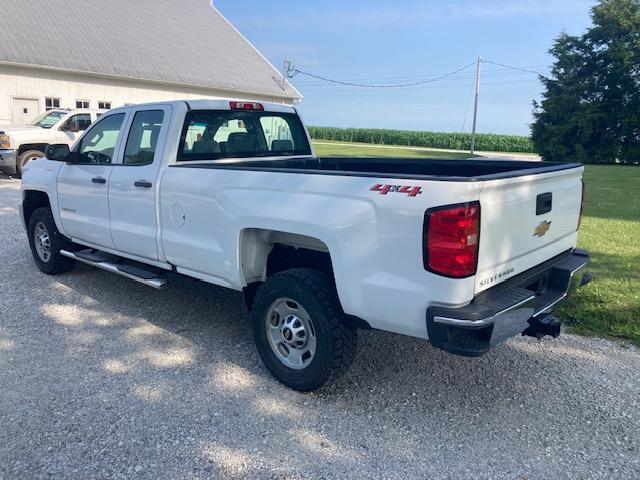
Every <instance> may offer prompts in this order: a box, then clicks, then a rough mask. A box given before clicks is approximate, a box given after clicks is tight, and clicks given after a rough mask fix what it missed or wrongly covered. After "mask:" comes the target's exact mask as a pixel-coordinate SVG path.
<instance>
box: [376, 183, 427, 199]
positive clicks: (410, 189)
mask: <svg viewBox="0 0 640 480" xmlns="http://www.w3.org/2000/svg"><path fill="white" fill-rule="evenodd" d="M371 191H372V192H378V193H379V194H380V195H386V194H387V193H393V192H397V193H405V194H407V195H409V196H410V197H416V196H418V195H421V194H422V188H420V187H414V186H413V185H382V184H381V183H376V184H375V185H374V186H373V187H371Z"/></svg>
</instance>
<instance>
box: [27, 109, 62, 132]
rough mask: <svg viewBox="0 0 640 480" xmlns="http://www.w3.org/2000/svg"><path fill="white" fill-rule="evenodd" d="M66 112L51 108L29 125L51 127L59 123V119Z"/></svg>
mask: <svg viewBox="0 0 640 480" xmlns="http://www.w3.org/2000/svg"><path fill="white" fill-rule="evenodd" d="M66 114H67V112H61V111H58V110H50V111H48V112H44V113H43V114H42V115H39V116H37V117H36V119H35V120H34V121H32V122H31V123H30V124H29V125H31V126H33V127H40V128H51V127H53V126H54V125H55V124H56V123H58V121H59V120H60V119H61V118H62V117H64V116H65V115H66Z"/></svg>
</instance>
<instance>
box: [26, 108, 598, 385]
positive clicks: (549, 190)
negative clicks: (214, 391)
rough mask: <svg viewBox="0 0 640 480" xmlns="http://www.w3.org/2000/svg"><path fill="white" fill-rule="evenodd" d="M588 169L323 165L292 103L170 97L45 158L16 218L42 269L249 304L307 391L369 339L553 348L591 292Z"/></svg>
mask: <svg viewBox="0 0 640 480" xmlns="http://www.w3.org/2000/svg"><path fill="white" fill-rule="evenodd" d="M582 172H583V167H582V165H580V164H576V163H552V162H521V161H495V160H486V159H482V160H475V159H474V160H431V159H402V158H394V159H380V158H317V157H316V156H314V154H313V149H312V146H311V141H310V139H309V135H308V133H307V131H306V129H305V128H304V125H303V124H302V121H301V120H300V118H299V116H298V114H297V112H296V110H295V108H293V107H289V106H284V105H277V104H261V103H255V102H244V101H242V102H241V101H238V102H229V101H223V100H196V101H191V100H189V101H176V102H167V103H156V104H146V105H135V106H127V107H121V108H116V109H114V110H111V111H109V112H107V113H105V114H104V115H103V116H102V117H101V118H100V119H99V120H98V121H97V122H96V123H95V124H93V125H91V127H90V128H89V129H88V130H87V132H86V133H85V134H84V135H83V136H82V137H81V138H80V139H79V140H78V142H77V143H76V144H75V145H74V147H73V150H72V151H69V147H68V146H67V145H66V144H63V145H51V146H49V147H47V158H44V159H40V160H36V161H33V162H30V163H29V164H28V165H27V167H26V168H25V171H24V177H23V181H22V203H21V218H22V221H23V223H24V226H25V228H26V231H27V234H28V238H29V244H30V246H31V250H32V254H33V258H34V261H35V263H36V265H37V266H38V268H40V270H41V271H43V272H44V273H47V274H56V273H61V272H65V271H68V270H70V269H72V268H73V266H74V264H75V262H76V261H78V262H82V263H86V264H89V265H92V266H95V267H97V268H101V269H103V270H106V271H108V272H112V273H115V274H118V275H121V276H124V277H127V278H130V279H133V280H136V281H138V282H140V283H143V284H145V285H148V286H151V287H154V288H161V287H162V286H163V285H165V283H166V282H167V277H166V272H168V271H172V272H176V273H179V274H183V275H187V276H190V277H193V278H197V279H200V280H203V281H205V282H209V283H212V284H215V285H219V286H223V287H227V288H231V289H234V290H238V291H242V292H243V293H244V297H245V301H246V303H247V306H248V308H249V310H250V311H251V312H252V320H253V326H254V338H255V342H256V345H257V347H258V351H259V352H260V355H261V357H262V359H263V360H264V362H265V364H266V366H267V367H268V368H269V370H270V371H271V372H272V373H273V375H274V376H275V377H276V378H278V379H279V380H280V381H281V382H282V383H284V384H285V385H287V386H289V387H291V388H294V389H297V390H304V391H308V390H313V389H316V388H319V387H320V386H322V385H323V384H325V383H326V382H328V381H330V380H332V379H335V378H337V377H339V376H340V375H341V374H342V373H343V372H344V371H345V370H346V368H347V367H348V366H349V364H350V363H351V361H352V360H353V358H354V355H355V349H356V329H357V328H373V329H378V330H386V331H390V332H395V333H399V334H404V335H411V336H415V337H420V338H424V339H429V341H431V343H432V344H433V345H434V346H435V347H438V348H441V349H443V350H445V351H447V352H450V353H455V354H458V355H466V356H478V355H482V354H484V353H486V352H487V351H489V350H490V349H491V348H492V347H493V346H494V345H496V344H497V343H499V342H501V341H503V340H505V339H507V338H509V337H512V336H514V335H520V334H523V335H530V336H534V337H538V338H540V337H542V336H544V335H552V336H554V337H555V336H558V335H559V333H560V321H559V320H558V319H557V318H556V317H555V316H553V314H552V312H553V309H554V307H555V305H556V304H557V303H558V302H559V301H561V300H562V299H564V298H565V297H566V296H567V295H568V294H569V293H570V292H571V290H572V287H575V286H578V284H584V283H587V282H588V281H589V280H590V276H589V275H588V274H585V275H578V271H579V270H580V269H582V268H583V267H584V266H585V265H586V264H587V262H588V259H589V254H588V253H587V252H585V251H581V250H578V249H576V248H575V247H576V240H577V236H578V227H579V223H580V216H581V212H582V195H583V183H582ZM185 308H188V305H185ZM434 368H437V365H434ZM524 374H526V372H523V375H524Z"/></svg>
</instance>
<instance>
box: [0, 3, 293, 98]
mask: <svg viewBox="0 0 640 480" xmlns="http://www.w3.org/2000/svg"><path fill="white" fill-rule="evenodd" d="M0 63H5V64H20V65H33V66H42V67H48V68H54V69H59V70H68V71H77V72H84V73H92V74H99V75H112V76H117V77H124V78H131V79H138V80H147V81H157V82H163V83H171V84H186V85H191V86H199V87H210V88H217V89H224V90H230V91H233V92H239V93H249V94H252V93H253V94H260V95H268V96H273V97H279V98H285V99H300V98H302V95H301V94H300V93H299V92H298V91H297V90H296V89H295V88H294V87H293V86H291V85H290V84H289V83H287V84H286V85H285V89H284V90H283V89H282V76H281V75H280V73H279V72H278V71H277V70H276V69H275V68H274V67H273V66H272V65H271V64H270V63H269V62H268V61H267V60H266V59H265V58H264V57H263V56H262V55H261V54H260V52H258V51H257V50H256V49H255V48H254V47H253V45H251V44H250V43H249V41H248V40H246V39H245V38H244V37H243V36H242V35H241V34H240V33H239V32H238V31H237V30H236V29H235V28H234V27H233V25H231V24H230V23H229V22H228V21H227V20H226V19H225V18H224V17H223V16H222V14H220V12H218V10H216V9H215V8H214V7H213V6H212V5H211V3H210V0H133V1H132V0H108V1H105V0H29V1H24V0H4V1H3V2H2V13H1V14H0Z"/></svg>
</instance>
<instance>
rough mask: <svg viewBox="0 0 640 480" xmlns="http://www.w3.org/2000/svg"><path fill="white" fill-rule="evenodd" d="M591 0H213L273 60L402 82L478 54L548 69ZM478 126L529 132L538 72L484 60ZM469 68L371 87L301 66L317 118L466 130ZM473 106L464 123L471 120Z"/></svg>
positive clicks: (308, 105)
mask: <svg viewBox="0 0 640 480" xmlns="http://www.w3.org/2000/svg"><path fill="white" fill-rule="evenodd" d="M594 3H595V2H594V1H593V0H506V1H498V0H477V1H473V2H470V1H467V2H465V1H456V0H454V1H414V0H396V1H395V2H392V1H381V0H368V1H337V0H328V1H323V2H319V1H302V0H296V1H294V0H272V1H270V2H264V0H260V1H259V0H242V1H238V0H214V5H215V6H216V8H218V9H219V10H220V11H221V12H222V14H223V15H225V16H226V17H227V18H228V19H229V20H230V21H231V22H232V23H233V24H234V25H235V26H236V28H238V30H240V31H241V32H242V33H243V34H244V35H245V36H246V37H247V38H248V39H249V40H250V41H251V42H252V43H253V44H254V45H255V46H256V47H257V48H258V49H259V50H260V51H261V52H262V54H263V55H265V56H266V57H267V58H268V59H269V60H270V61H271V62H272V63H273V64H274V65H275V66H277V67H278V68H280V66H281V65H282V61H283V59H284V58H289V59H291V61H292V62H293V63H294V65H295V66H296V67H297V68H298V69H299V70H303V71H308V72H310V73H314V74H318V75H322V76H325V77H329V78H334V79H339V80H349V81H358V82H362V83H370V84H385V83H392V84H395V83H405V82H412V81H419V80H425V79H429V78H433V77H434V76H436V75H438V74H444V73H448V72H451V71H454V70H457V69H458V68H460V67H463V66H465V65H467V64H469V63H471V62H473V61H474V59H475V58H476V57H477V56H478V55H481V56H482V57H484V58H486V59H488V60H493V61H496V62H499V63H503V64H509V65H514V66H518V67H524V68H528V69H531V70H535V71H542V72H546V71H548V68H549V66H550V65H551V62H552V58H551V57H550V56H549V55H548V53H547V51H548V49H549V48H550V47H551V45H552V42H553V40H554V38H556V37H557V36H558V35H559V34H560V33H561V32H563V31H565V32H567V33H570V34H579V33H582V32H583V31H584V30H585V29H586V28H587V27H588V26H589V24H590V17H589V13H590V12H589V11H590V8H591V7H592V6H593V4H594ZM482 69H483V76H482V81H481V92H480V106H479V114H478V131H480V132H495V133H515V134H528V133H529V124H530V123H531V101H532V100H533V99H535V98H539V95H540V92H541V90H542V86H541V84H540V83H539V81H538V80H537V78H536V75H533V74H528V73H524V72H518V71H514V70H508V69H505V68H503V67H499V66H496V65H492V64H487V63H484V64H483V65H482ZM473 76H474V71H473V68H469V69H467V70H465V71H464V72H461V73H459V74H457V75H455V76H454V77H451V78H448V79H446V80H443V81H439V82H433V83H431V84H428V85H423V86H420V87H410V88H404V89H363V88H354V87H343V86H335V85H328V84H324V83H323V82H321V81H318V80H315V79H311V78H305V77H304V76H303V75H298V76H296V77H295V78H294V79H293V80H292V83H293V84H294V85H295V86H296V87H297V88H298V89H299V90H300V91H301V92H302V94H303V95H304V97H305V98H304V100H303V102H302V103H301V104H300V111H301V113H302V114H303V116H304V119H305V121H306V123H308V124H310V125H322V126H340V127H348V126H352V127H380V128H399V129H412V130H437V131H461V130H462V128H463V124H464V130H465V131H469V130H470V128H471V112H472V96H471V93H472V84H473ZM465 113H466V122H465Z"/></svg>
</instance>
